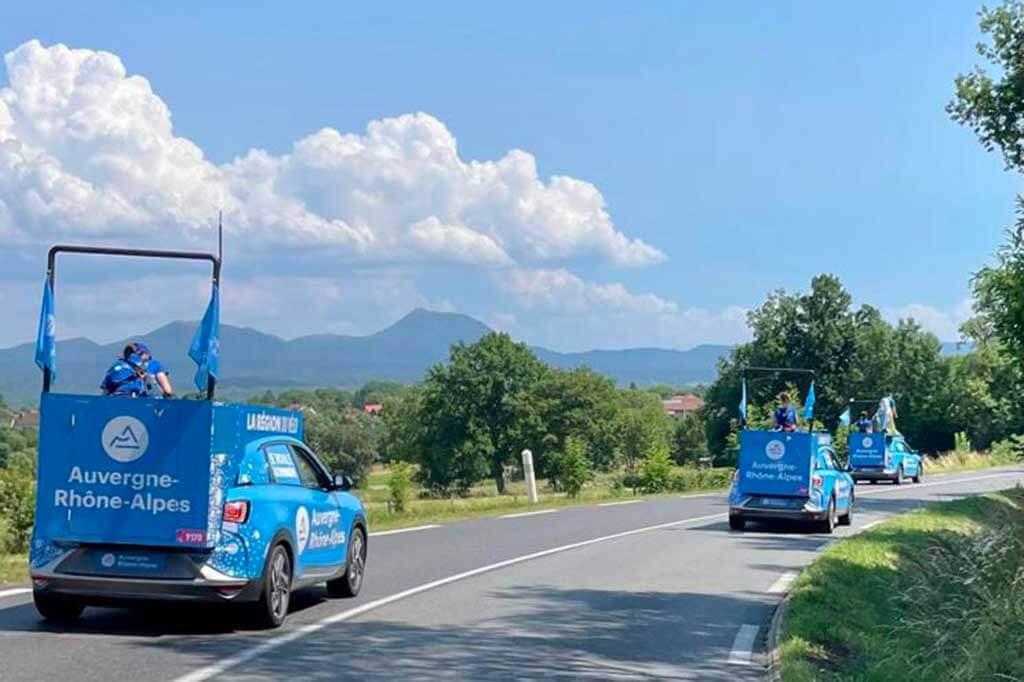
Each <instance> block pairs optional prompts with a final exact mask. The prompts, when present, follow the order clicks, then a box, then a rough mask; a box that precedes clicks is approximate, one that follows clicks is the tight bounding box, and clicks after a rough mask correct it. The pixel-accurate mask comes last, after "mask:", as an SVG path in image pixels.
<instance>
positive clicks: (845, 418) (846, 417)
mask: <svg viewBox="0 0 1024 682" xmlns="http://www.w3.org/2000/svg"><path fill="white" fill-rule="evenodd" d="M839 423H840V424H842V425H843V426H849V425H850V408H849V407H847V408H846V409H845V410H843V413H842V414H841V415H839Z"/></svg>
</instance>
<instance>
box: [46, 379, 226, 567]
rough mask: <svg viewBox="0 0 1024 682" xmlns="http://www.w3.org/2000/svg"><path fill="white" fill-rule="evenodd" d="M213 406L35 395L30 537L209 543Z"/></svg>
mask: <svg viewBox="0 0 1024 682" xmlns="http://www.w3.org/2000/svg"><path fill="white" fill-rule="evenodd" d="M211 413H212V405H211V403H209V402H206V401H190V400H156V399H146V398H127V397H107V396H76V395H59V394H53V393H46V394H43V395H42V397H41V400H40V425H39V427H40V428H39V484H38V486H39V487H38V496H37V499H36V526H37V536H38V537H43V538H46V539H48V540H66V541H75V542H95V543H111V544H131V545H158V546H170V547H189V546H199V547H207V546H209V545H210V542H211V538H210V537H209V532H208V530H209V512H210V497H211V485H210V474H211V469H212V466H211V457H210V454H211V453H210V444H211V435H212V433H211V429H212V416H211Z"/></svg>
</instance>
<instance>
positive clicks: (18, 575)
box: [0, 554, 28, 587]
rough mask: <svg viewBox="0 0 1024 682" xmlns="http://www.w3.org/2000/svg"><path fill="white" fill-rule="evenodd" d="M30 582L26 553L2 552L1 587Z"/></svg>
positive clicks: (0, 564) (0, 557)
mask: <svg viewBox="0 0 1024 682" xmlns="http://www.w3.org/2000/svg"><path fill="white" fill-rule="evenodd" d="M27 582H28V558H27V557H26V556H25V555H24V554H0V587H3V586H5V585H8V584H24V583H27Z"/></svg>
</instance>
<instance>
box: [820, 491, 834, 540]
mask: <svg viewBox="0 0 1024 682" xmlns="http://www.w3.org/2000/svg"><path fill="white" fill-rule="evenodd" d="M819 523H820V526H819V530H820V531H821V532H822V533H828V534H829V535H831V534H832V531H834V530H835V529H836V524H837V519H836V498H835V497H830V498H829V500H828V512H826V514H825V518H824V519H822V520H821V521H820V522H819Z"/></svg>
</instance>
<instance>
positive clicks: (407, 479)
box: [388, 462, 412, 513]
mask: <svg viewBox="0 0 1024 682" xmlns="http://www.w3.org/2000/svg"><path fill="white" fill-rule="evenodd" d="M411 491H412V476H410V474H409V465H408V463H406V462H395V463H394V464H392V465H391V475H390V476H389V477H388V501H389V502H390V504H391V510H392V511H394V512H397V513H401V512H404V511H405V509H406V507H407V506H408V504H409V496H410V493H411Z"/></svg>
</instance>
